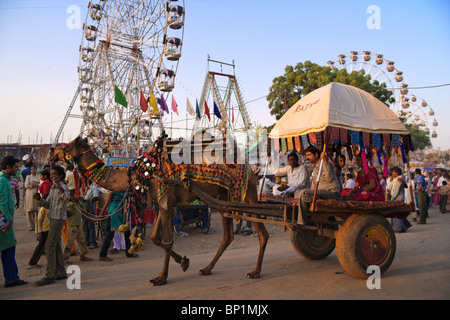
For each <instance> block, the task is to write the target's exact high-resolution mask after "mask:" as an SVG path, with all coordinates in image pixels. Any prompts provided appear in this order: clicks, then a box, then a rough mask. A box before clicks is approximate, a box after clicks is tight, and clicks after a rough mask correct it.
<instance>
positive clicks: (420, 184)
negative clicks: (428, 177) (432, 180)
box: [414, 169, 428, 224]
mask: <svg viewBox="0 0 450 320" xmlns="http://www.w3.org/2000/svg"><path fill="white" fill-rule="evenodd" d="M414 173H415V179H414V180H415V182H416V191H417V202H418V205H419V215H420V220H419V222H418V224H426V223H427V214H428V212H427V183H426V181H425V178H424V176H423V175H422V171H420V169H416V170H415V171H414Z"/></svg>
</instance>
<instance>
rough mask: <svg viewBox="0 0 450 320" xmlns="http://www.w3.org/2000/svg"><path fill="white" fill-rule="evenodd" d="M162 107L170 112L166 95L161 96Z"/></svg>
mask: <svg viewBox="0 0 450 320" xmlns="http://www.w3.org/2000/svg"><path fill="white" fill-rule="evenodd" d="M160 104H161V109H163V110H164V111H165V112H166V113H169V108H168V107H167V104H166V101H165V100H164V96H161V102H160Z"/></svg>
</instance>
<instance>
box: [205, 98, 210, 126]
mask: <svg viewBox="0 0 450 320" xmlns="http://www.w3.org/2000/svg"><path fill="white" fill-rule="evenodd" d="M205 114H206V116H207V117H208V120H209V121H211V117H210V116H209V108H208V104H207V103H206V100H205Z"/></svg>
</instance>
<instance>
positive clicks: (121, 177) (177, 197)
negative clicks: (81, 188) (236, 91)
mask: <svg viewBox="0 0 450 320" xmlns="http://www.w3.org/2000/svg"><path fill="white" fill-rule="evenodd" d="M50 161H51V162H57V161H65V162H68V163H73V164H75V165H76V166H77V168H78V170H79V171H80V172H84V171H85V170H86V168H89V166H91V165H92V164H94V163H96V162H99V158H98V157H97V156H96V155H95V154H94V152H93V151H92V150H91V148H90V146H89V144H88V142H87V139H83V138H81V137H77V138H76V139H75V140H73V141H71V142H70V143H68V144H67V145H64V146H57V147H56V148H54V149H53V150H51V153H50ZM161 161H164V162H165V165H166V166H171V168H174V166H175V168H176V165H175V164H173V163H170V161H169V160H167V159H163V160H161ZM216 166H227V165H225V164H223V165H216ZM235 166H240V165H235ZM249 172H250V174H249V178H248V180H247V184H248V185H247V192H246V195H245V198H244V199H243V200H244V201H243V202H245V203H257V202H258V197H257V188H256V186H257V177H256V175H255V174H254V173H253V171H252V170H249ZM136 175H137V170H136V167H134V168H112V167H106V168H105V171H104V172H103V175H102V176H101V177H100V178H99V179H98V181H96V184H97V185H99V186H100V187H103V188H105V189H107V190H110V191H116V192H128V191H130V190H133V189H134V188H138V186H137V185H136V183H135V181H136ZM97 178H98V177H97ZM157 178H158V177H152V178H151V179H149V185H148V186H147V190H148V193H147V204H150V203H151V202H152V200H153V199H158V192H157V187H158V186H157V183H158V179H157ZM162 178H164V177H162ZM160 179H161V177H160ZM189 183H190V185H193V186H195V187H196V188H198V189H200V190H202V191H203V192H205V193H206V194H208V195H210V196H212V197H214V198H217V199H220V200H225V201H228V200H229V198H228V195H229V193H228V191H229V190H227V189H226V188H224V187H223V186H219V185H217V184H213V183H205V182H198V181H193V180H192V181H189ZM194 199H195V196H194V195H193V194H192V193H190V192H189V190H188V189H187V188H186V187H184V186H182V185H179V184H170V185H169V186H168V188H167V191H166V193H165V195H164V197H162V198H160V199H158V200H157V201H158V205H159V214H158V217H157V220H156V222H155V226H154V229H153V232H152V235H151V240H152V242H153V243H154V244H155V245H156V246H159V247H161V248H162V249H163V250H164V251H165V254H164V259H163V267H162V271H161V273H160V274H159V276H158V277H156V278H154V279H151V280H150V284H151V285H153V286H160V285H164V284H166V283H167V278H168V269H169V260H170V257H172V258H173V259H174V260H175V262H177V263H178V264H180V265H181V268H182V270H183V271H186V270H187V269H188V267H189V259H188V258H186V257H181V255H179V254H177V253H176V252H174V251H173V250H172V247H173V243H174V235H173V227H172V213H173V210H174V208H175V207H176V206H183V205H188V204H189V203H191V202H192V201H193V200H194ZM219 213H220V214H221V216H222V227H223V237H222V241H221V243H220V246H219V249H218V250H217V253H216V254H215V256H214V258H213V259H212V261H211V262H210V263H209V264H208V265H207V266H206V267H205V268H203V269H201V270H200V271H199V274H200V275H210V274H211V271H212V269H213V268H214V266H215V265H216V263H217V261H218V260H219V258H220V257H221V255H222V254H223V252H224V251H225V250H226V248H227V247H228V246H229V245H230V243H231V242H232V241H233V238H234V234H233V219H230V218H226V217H225V216H224V212H223V211H220V210H219ZM253 225H254V227H255V231H256V232H257V234H258V238H259V254H258V259H257V263H256V266H255V269H254V270H253V271H252V272H250V273H248V274H247V278H249V279H257V278H259V277H260V273H261V269H262V261H263V257H264V252H265V248H266V245H267V241H268V238H269V234H268V232H267V230H266V228H265V226H264V224H263V223H261V222H254V224H253Z"/></svg>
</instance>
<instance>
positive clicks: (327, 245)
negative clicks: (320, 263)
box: [291, 230, 336, 260]
mask: <svg viewBox="0 0 450 320" xmlns="http://www.w3.org/2000/svg"><path fill="white" fill-rule="evenodd" d="M291 243H292V246H293V247H294V249H295V251H297V253H298V254H300V255H301V256H303V257H305V258H307V259H310V260H319V259H324V258H326V257H327V256H328V255H330V253H332V252H333V250H334V248H335V245H336V240H335V239H333V238H328V237H325V236H320V235H318V234H317V232H316V231H315V230H297V231H291Z"/></svg>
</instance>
